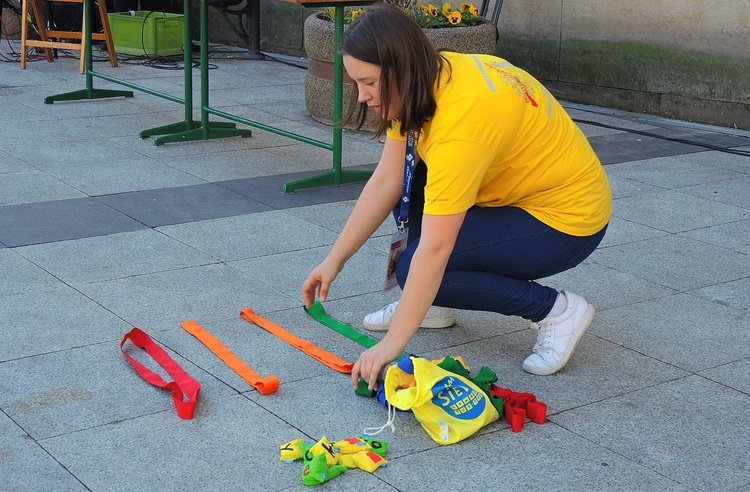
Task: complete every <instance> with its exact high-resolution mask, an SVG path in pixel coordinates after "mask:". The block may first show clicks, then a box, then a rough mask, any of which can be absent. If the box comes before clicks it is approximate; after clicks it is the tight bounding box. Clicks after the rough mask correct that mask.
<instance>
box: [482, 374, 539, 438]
mask: <svg viewBox="0 0 750 492" xmlns="http://www.w3.org/2000/svg"><path fill="white" fill-rule="evenodd" d="M490 393H492V395H493V396H496V397H499V398H502V399H503V406H504V410H505V420H506V422H508V423H509V424H510V428H511V429H512V430H513V432H521V429H523V426H524V424H525V423H526V417H528V418H529V419H530V420H531V421H532V422H535V423H537V424H543V423H544V422H545V421H546V420H547V404H546V403H542V402H541V401H539V400H537V399H536V396H534V395H533V394H531V393H517V392H515V391H513V390H511V389H508V388H503V387H502V386H497V385H496V384H491V385H490Z"/></svg>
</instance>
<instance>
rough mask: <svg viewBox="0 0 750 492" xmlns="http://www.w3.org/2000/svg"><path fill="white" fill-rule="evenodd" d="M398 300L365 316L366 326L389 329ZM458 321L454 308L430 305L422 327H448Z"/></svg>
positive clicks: (382, 329) (378, 329)
mask: <svg viewBox="0 0 750 492" xmlns="http://www.w3.org/2000/svg"><path fill="white" fill-rule="evenodd" d="M397 306H398V301H396V302H392V303H390V304H388V305H387V306H385V307H383V308H382V309H380V310H379V311H375V312H374V313H370V314H368V315H367V316H365V320H364V321H363V323H364V325H365V328H367V329H368V330H370V331H388V328H390V326H391V320H392V319H393V314H394V313H395V312H396V307H397ZM455 323H456V316H455V315H454V314H453V309H451V308H444V307H438V306H430V309H428V310H427V314H425V316H424V319H423V320H422V323H421V324H420V325H419V327H420V328H448V327H449V326H453V325H454V324H455Z"/></svg>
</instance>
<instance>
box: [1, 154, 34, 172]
mask: <svg viewBox="0 0 750 492" xmlns="http://www.w3.org/2000/svg"><path fill="white" fill-rule="evenodd" d="M33 169H34V168H33V167H32V166H31V165H29V164H28V163H26V162H24V161H22V160H21V159H16V158H15V157H13V156H12V155H10V154H8V153H7V152H4V151H2V150H0V173H15V172H22V171H27V172H28V171H32V170H33Z"/></svg>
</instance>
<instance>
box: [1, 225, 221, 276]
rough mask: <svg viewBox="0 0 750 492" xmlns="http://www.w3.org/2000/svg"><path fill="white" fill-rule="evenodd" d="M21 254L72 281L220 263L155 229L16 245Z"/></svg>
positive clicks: (52, 272) (54, 273)
mask: <svg viewBox="0 0 750 492" xmlns="http://www.w3.org/2000/svg"><path fill="white" fill-rule="evenodd" d="M15 251H16V252H17V253H19V254H20V255H22V256H23V257H25V258H27V259H28V260H29V261H32V262H33V263H34V264H36V265H39V266H40V267H41V268H44V270H45V271H47V272H50V273H51V274H52V275H54V276H55V277H57V278H59V279H61V280H62V281H64V282H67V283H72V284H80V283H89V282H101V281H104V280H112V279H117V278H123V277H129V276H134V275H141V274H144V273H154V272H161V271H166V270H176V269H182V268H186V267H192V266H200V265H206V264H211V263H216V261H217V260H216V258H214V257H212V256H209V255H207V254H205V253H203V252H201V251H198V250H197V249H195V248H192V247H190V246H188V245H186V244H185V243H183V242H180V241H177V240H174V239H172V238H170V237H168V236H166V235H164V234H162V233H159V232H157V231H155V230H152V229H147V230H143V231H136V232H125V233H121V234H112V235H109V236H101V237H93V238H84V239H76V240H72V241H60V242H54V243H48V244H40V245H35V246H26V247H20V248H16V250H15Z"/></svg>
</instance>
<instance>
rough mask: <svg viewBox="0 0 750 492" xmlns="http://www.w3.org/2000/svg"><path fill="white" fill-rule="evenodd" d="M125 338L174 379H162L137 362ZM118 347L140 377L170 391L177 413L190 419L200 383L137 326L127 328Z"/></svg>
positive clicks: (199, 389)
mask: <svg viewBox="0 0 750 492" xmlns="http://www.w3.org/2000/svg"><path fill="white" fill-rule="evenodd" d="M128 340H130V341H131V342H132V343H133V345H135V346H136V347H140V348H142V349H143V350H145V351H146V353H148V355H150V356H151V358H153V359H154V360H155V361H156V362H157V363H158V364H159V365H160V366H161V367H162V368H164V370H165V371H167V373H168V374H169V375H170V376H172V378H173V379H174V381H170V382H166V381H164V379H162V377H161V376H159V375H158V374H157V373H155V372H154V371H152V370H151V369H149V368H147V367H146V366H144V365H143V364H141V363H140V362H138V361H136V360H135V359H134V358H133V357H131V356H130V355H129V354H128V353H127V352H125V349H124V348H123V345H125V342H127V341H128ZM120 350H122V353H123V355H124V356H125V358H126V359H127V360H128V362H130V363H131V364H132V365H133V368H134V369H135V370H136V371H137V372H138V374H140V375H141V377H142V378H143V379H145V380H146V381H147V382H148V383H151V384H153V385H154V386H158V387H159V388H165V389H168V390H170V391H171V392H172V398H173V399H174V405H175V408H176V409H177V415H179V416H180V418H183V419H186V420H190V419H192V418H193V414H194V413H195V404H196V403H197V401H198V395H199V394H200V391H201V385H200V383H199V382H198V381H196V380H195V379H193V378H191V377H190V376H189V375H188V373H186V372H185V371H184V370H183V369H182V368H181V367H180V365H179V364H177V362H175V361H174V359H172V358H171V357H170V356H169V355H168V354H167V352H166V351H165V350H164V349H163V348H161V347H160V346H158V345H157V344H156V343H155V342H154V341H153V340H152V339H151V337H150V336H148V335H147V334H146V332H145V331H143V330H141V329H139V328H133V329H132V330H130V331H129V332H128V333H127V334H126V335H125V336H124V337H123V339H122V342H120Z"/></svg>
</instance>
